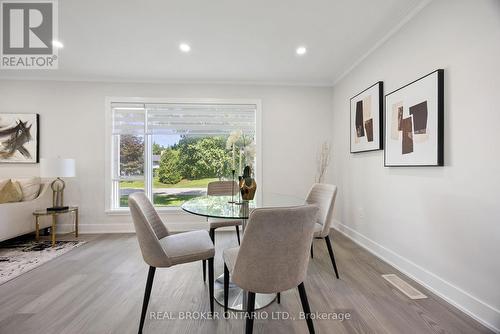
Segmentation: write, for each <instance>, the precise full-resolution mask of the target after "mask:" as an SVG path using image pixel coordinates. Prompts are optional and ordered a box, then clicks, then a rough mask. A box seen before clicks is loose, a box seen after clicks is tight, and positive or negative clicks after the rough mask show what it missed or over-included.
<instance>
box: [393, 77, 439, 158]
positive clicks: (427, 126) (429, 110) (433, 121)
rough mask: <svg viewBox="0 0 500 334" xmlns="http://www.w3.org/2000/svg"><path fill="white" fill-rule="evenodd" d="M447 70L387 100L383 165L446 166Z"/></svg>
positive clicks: (408, 87) (407, 86)
mask: <svg viewBox="0 0 500 334" xmlns="http://www.w3.org/2000/svg"><path fill="white" fill-rule="evenodd" d="M443 91H444V70H441V69H439V70H436V71H434V72H432V73H429V74H427V75H426V76H424V77H422V78H420V79H417V80H415V81H413V82H411V83H409V84H407V85H405V86H403V87H401V88H399V89H397V90H395V91H393V92H391V93H389V94H387V95H386V96H385V115H384V123H385V135H384V138H385V154H384V165H385V166H386V167H391V166H413V167H415V166H443V163H444V161H443V135H444V134H443V132H444V131H443V128H444V124H443V123H444V98H443V93H444V92H443Z"/></svg>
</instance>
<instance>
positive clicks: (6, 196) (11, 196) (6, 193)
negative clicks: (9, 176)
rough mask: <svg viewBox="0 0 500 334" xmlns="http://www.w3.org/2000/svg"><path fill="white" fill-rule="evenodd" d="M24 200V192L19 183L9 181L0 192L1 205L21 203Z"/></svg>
mask: <svg viewBox="0 0 500 334" xmlns="http://www.w3.org/2000/svg"><path fill="white" fill-rule="evenodd" d="M22 199H23V192H22V191H21V186H20V185H19V183H18V182H13V181H9V182H7V184H6V185H5V186H4V187H3V188H2V189H1V190H0V204H2V203H11V202H20V201H21V200H22Z"/></svg>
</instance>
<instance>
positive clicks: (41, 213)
mask: <svg viewBox="0 0 500 334" xmlns="http://www.w3.org/2000/svg"><path fill="white" fill-rule="evenodd" d="M76 210H78V207H77V206H70V207H68V208H67V209H64V210H58V211H50V210H47V209H37V210H35V211H33V215H35V216H50V215H59V214H62V213H68V212H73V211H76Z"/></svg>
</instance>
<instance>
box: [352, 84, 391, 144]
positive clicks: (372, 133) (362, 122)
mask: <svg viewBox="0 0 500 334" xmlns="http://www.w3.org/2000/svg"><path fill="white" fill-rule="evenodd" d="M383 86H384V84H383V82H382V81H379V82H377V83H376V84H374V85H371V86H370V87H368V88H367V89H365V90H364V91H362V92H361V93H359V94H357V95H356V96H354V97H352V98H351V108H350V110H351V153H358V152H367V151H375V150H381V149H382V148H383V146H382V143H383V142H382V129H383V124H382V115H383V108H382V101H383V94H384V93H383Z"/></svg>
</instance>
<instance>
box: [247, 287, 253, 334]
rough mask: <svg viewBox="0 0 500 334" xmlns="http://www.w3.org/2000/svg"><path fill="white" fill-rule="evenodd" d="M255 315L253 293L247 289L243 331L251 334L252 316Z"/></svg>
mask: <svg viewBox="0 0 500 334" xmlns="http://www.w3.org/2000/svg"><path fill="white" fill-rule="evenodd" d="M254 315H255V293H253V292H250V291H248V298H247V321H246V325H245V333H246V334H252V332H253V318H254Z"/></svg>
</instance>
